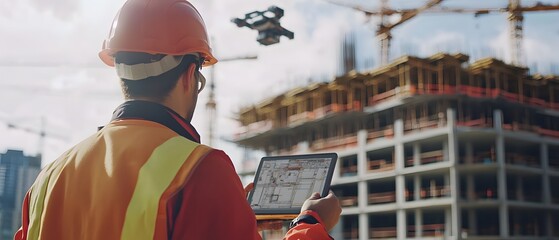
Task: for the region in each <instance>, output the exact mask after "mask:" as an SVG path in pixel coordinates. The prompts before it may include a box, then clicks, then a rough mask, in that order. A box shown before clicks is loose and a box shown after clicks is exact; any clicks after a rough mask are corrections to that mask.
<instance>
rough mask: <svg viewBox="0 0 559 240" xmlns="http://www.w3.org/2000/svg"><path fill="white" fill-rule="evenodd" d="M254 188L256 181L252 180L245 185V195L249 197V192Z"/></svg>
mask: <svg viewBox="0 0 559 240" xmlns="http://www.w3.org/2000/svg"><path fill="white" fill-rule="evenodd" d="M252 189H254V183H252V182H251V183H249V184H247V185H246V186H245V197H247V198H248V194H249V193H250V191H252Z"/></svg>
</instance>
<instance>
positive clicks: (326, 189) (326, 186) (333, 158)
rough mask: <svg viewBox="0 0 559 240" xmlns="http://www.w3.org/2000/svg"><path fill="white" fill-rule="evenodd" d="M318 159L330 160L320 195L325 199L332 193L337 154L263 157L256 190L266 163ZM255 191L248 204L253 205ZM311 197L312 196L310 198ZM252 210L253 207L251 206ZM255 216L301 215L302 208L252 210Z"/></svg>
mask: <svg viewBox="0 0 559 240" xmlns="http://www.w3.org/2000/svg"><path fill="white" fill-rule="evenodd" d="M316 158H330V159H331V161H330V166H329V167H328V173H327V174H326V178H325V180H324V181H325V182H324V187H323V189H322V192H321V193H320V195H321V196H322V197H325V196H326V195H328V192H329V191H330V184H331V182H332V176H333V175H334V169H335V168H336V162H337V160H338V154H337V153H315V154H303V155H288V156H272V157H263V158H262V159H261V160H260V164H259V165H258V170H257V171H256V174H255V175H254V189H256V186H258V178H259V177H260V171H261V169H262V166H263V165H264V162H265V161H274V160H305V159H316ZM254 189H253V190H252V191H250V194H249V197H248V204H249V205H251V204H252V196H253V194H254ZM309 197H310V196H309ZM251 208H252V206H251ZM252 210H253V211H254V213H255V214H299V212H300V211H301V208H300V207H298V208H280V209H252Z"/></svg>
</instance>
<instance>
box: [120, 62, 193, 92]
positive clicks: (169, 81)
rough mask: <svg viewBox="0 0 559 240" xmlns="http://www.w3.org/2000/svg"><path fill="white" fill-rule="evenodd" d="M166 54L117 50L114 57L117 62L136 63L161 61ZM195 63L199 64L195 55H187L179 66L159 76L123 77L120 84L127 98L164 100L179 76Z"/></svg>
mask: <svg viewBox="0 0 559 240" xmlns="http://www.w3.org/2000/svg"><path fill="white" fill-rule="evenodd" d="M165 56H166V55H164V54H149V53H138V52H117V53H116V54H115V56H114V57H115V63H124V64H126V65H134V64H140V63H151V62H154V61H159V60H161V59H162V58H163V57H165ZM193 63H194V64H197V60H196V57H194V56H193V55H186V56H184V57H183V59H182V61H181V63H180V64H179V65H178V66H177V67H175V68H173V69H171V70H170V71H168V72H165V73H163V74H161V75H159V76H153V77H149V78H146V79H143V80H128V79H124V78H121V79H120V85H121V88H122V93H123V94H124V97H125V98H126V99H133V98H140V97H141V98H149V99H152V100H154V101H158V102H162V101H164V100H165V98H167V96H168V95H169V93H170V92H171V90H173V88H174V87H175V86H176V85H177V82H178V80H179V77H180V76H181V75H182V74H183V73H184V72H185V71H186V70H187V69H188V67H189V66H190V64H193Z"/></svg>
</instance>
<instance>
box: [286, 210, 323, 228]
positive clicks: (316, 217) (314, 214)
mask: <svg viewBox="0 0 559 240" xmlns="http://www.w3.org/2000/svg"><path fill="white" fill-rule="evenodd" d="M306 217H312V218H311V219H313V220H316V222H314V221H312V220H311V223H309V222H307V221H301V222H304V223H309V224H316V223H318V224H320V225H322V226H324V222H323V221H322V219H321V218H320V215H318V213H317V212H315V211H313V210H305V211H302V212H301V213H300V214H299V216H297V218H295V219H294V220H293V221H292V224H291V226H290V227H294V226H296V225H297V224H299V223H300V222H299V221H298V220H299V219H304V218H306Z"/></svg>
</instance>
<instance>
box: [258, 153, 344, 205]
mask: <svg viewBox="0 0 559 240" xmlns="http://www.w3.org/2000/svg"><path fill="white" fill-rule="evenodd" d="M337 159H338V155H337V154H336V153H321V154H308V155H292V156H274V157H264V158H262V160H261V161H260V165H259V166H258V170H257V171H256V175H255V177H254V189H253V190H252V191H251V192H250V194H249V198H248V201H249V204H250V206H251V207H252V210H253V211H254V213H255V214H256V215H259V214H295V215H297V214H299V212H300V211H301V206H303V202H305V200H306V199H307V198H309V197H310V196H311V194H312V193H314V192H319V193H320V194H321V195H322V196H323V197H324V196H326V195H327V194H328V191H329V189H330V182H331V181H332V174H333V173H334V168H335V166H336V160H337Z"/></svg>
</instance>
